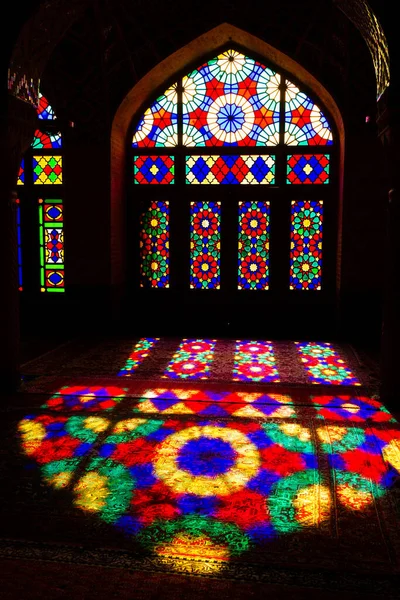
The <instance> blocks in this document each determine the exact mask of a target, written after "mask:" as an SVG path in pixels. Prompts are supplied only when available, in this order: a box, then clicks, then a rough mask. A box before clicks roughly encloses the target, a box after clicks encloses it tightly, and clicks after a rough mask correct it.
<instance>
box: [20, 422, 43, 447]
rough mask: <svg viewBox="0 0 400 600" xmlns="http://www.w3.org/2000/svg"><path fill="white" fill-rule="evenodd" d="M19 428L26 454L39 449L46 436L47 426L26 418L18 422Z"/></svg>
mask: <svg viewBox="0 0 400 600" xmlns="http://www.w3.org/2000/svg"><path fill="white" fill-rule="evenodd" d="M18 430H19V432H20V434H21V436H22V445H23V448H24V451H25V453H26V454H32V453H33V452H35V450H37V449H38V448H39V446H40V444H41V443H42V441H43V440H44V438H45V437H46V428H45V427H44V425H42V423H38V422H36V421H31V420H30V419H24V420H23V421H20V422H19V423H18Z"/></svg>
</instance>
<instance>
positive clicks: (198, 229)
mask: <svg viewBox="0 0 400 600" xmlns="http://www.w3.org/2000/svg"><path fill="white" fill-rule="evenodd" d="M190 208H191V219H190V287H191V288H192V289H195V288H199V289H219V288H220V234H221V202H191V203H190Z"/></svg>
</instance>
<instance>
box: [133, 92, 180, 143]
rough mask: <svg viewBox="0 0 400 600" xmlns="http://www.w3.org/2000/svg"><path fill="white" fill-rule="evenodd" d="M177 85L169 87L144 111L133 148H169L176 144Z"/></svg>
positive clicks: (134, 137) (136, 131)
mask: <svg viewBox="0 0 400 600" xmlns="http://www.w3.org/2000/svg"><path fill="white" fill-rule="evenodd" d="M176 88H177V84H176V83H175V84H174V85H173V86H171V87H170V88H169V89H168V90H167V91H166V92H165V93H164V94H163V95H162V96H160V97H159V98H157V100H156V101H155V102H154V103H153V104H152V105H151V107H150V108H148V109H147V110H146V112H145V113H144V115H143V117H142V119H141V120H140V122H139V125H138V126H137V128H136V130H135V133H134V136H133V139H132V146H133V147H134V148H147V147H155V146H160V147H171V146H176V145H177V143H178V125H177V123H178V111H177V93H176Z"/></svg>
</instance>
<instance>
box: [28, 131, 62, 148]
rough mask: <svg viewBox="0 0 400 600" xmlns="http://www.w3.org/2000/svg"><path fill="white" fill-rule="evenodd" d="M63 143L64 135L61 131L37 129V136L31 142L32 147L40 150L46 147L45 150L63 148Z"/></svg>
mask: <svg viewBox="0 0 400 600" xmlns="http://www.w3.org/2000/svg"><path fill="white" fill-rule="evenodd" d="M61 145H62V137H61V133H60V132H58V133H44V132H43V131H40V130H39V129H37V130H36V131H35V137H34V138H33V142H32V144H31V146H32V148H34V149H35V150H40V149H42V148H44V149H45V150H51V149H57V148H61Z"/></svg>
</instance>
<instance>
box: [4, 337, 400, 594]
mask: <svg viewBox="0 0 400 600" xmlns="http://www.w3.org/2000/svg"><path fill="white" fill-rule="evenodd" d="M378 383H379V382H378V379H377V372H376V370H374V368H373V367H371V364H366V363H365V362H363V360H362V357H360V355H359V354H358V353H357V352H356V351H354V349H353V348H351V347H349V346H346V345H340V344H330V343H327V342H321V341H318V342H310V341H305V342H301V341H297V342H292V341H287V342H282V341H279V342H273V341H265V340H228V339H224V340H204V339H192V340H190V339H189V340H187V339H184V340H181V339H174V338H168V339H156V338H142V339H140V340H74V341H72V342H70V343H67V344H63V345H61V346H59V347H58V348H56V349H55V350H53V351H50V352H46V353H45V354H43V355H42V356H40V357H38V358H34V359H31V360H30V361H29V362H27V363H25V365H24V367H23V381H22V385H21V390H20V392H19V393H18V394H17V395H16V396H15V397H14V398H12V402H9V404H8V406H6V407H5V408H4V409H3V419H2V424H3V435H2V442H1V447H0V457H1V467H0V469H1V478H2V481H4V482H5V485H4V487H3V486H2V491H1V492H0V497H1V511H2V515H3V517H4V516H5V517H6V519H3V526H2V530H3V531H2V535H1V540H0V560H2V559H5V560H6V563H7V565H8V570H9V573H10V578H9V580H8V583H7V581H6V584H5V588H4V589H8V590H9V592H7V593H9V596H7V595H6V597H7V598H8V597H9V598H12V597H14V596H13V593H14V592H15V597H18V594H17V588H16V587H15V585H13V583H12V579H13V577H12V575H11V574H12V573H15V572H16V571H18V565H20V566H21V568H22V565H25V567H24V569H25V570H26V573H28V572H29V571H31V572H32V569H33V567H32V568H30V566H29V565H32V564H34V565H35V568H36V571H35V572H36V573H40V572H41V573H42V577H41V579H40V578H39V579H40V581H38V576H37V575H36V578H35V576H34V575H33V574H31V576H30V577H31V578H32V577H33V578H34V579H36V581H37V586H38V588H37V589H38V596H37V597H39V595H40V594H42V595H43V594H46V593H47V591H46V587H43V581H44V582H46V581H48V580H50V579H51V577H52V576H51V572H52V571H53V572H57V573H58V574H59V575H58V577H61V579H62V578H64V580H65V581H66V582H65V589H64V588H62V586H61V589H58V588H57V593H56V591H55V588H53V597H54V598H59V597H60V598H61V597H72V598H73V597H76V598H78V597H79V598H80V597H82V598H86V597H94V595H93V594H94V592H93V590H94V588H93V589H92V596H89V595H88V594H89V591H88V590H86V591H85V590H84V589H83V588H82V585H83V584H82V581H83V579H84V577H83V572H84V571H85V569H86V571H85V573H86V572H87V571H88V570H89V571H90V570H92V572H93V573H96V575H95V577H96V578H97V577H98V579H99V581H101V580H102V578H104V569H108V571H109V572H110V571H111V572H112V574H110V578H111V580H113V579H115V578H116V577H117V573H120V574H121V573H124V577H125V578H126V579H127V580H128V579H129V577H131V579H132V578H133V579H134V578H135V577H136V579H135V581H136V584H138V582H140V581H141V582H142V583H141V584H140V585H142V584H143V582H144V581H147V582H148V581H149V580H153V581H154V587H153V586H152V587H151V589H149V588H148V587H146V589H147V593H146V595H144V596H143V595H140V594H139V592H137V593H135V594H133V595H132V596H128V595H126V596H124V595H123V593H122V592H121V593H119V595H118V597H124V598H125V597H139V598H141V597H154V598H158V597H163V598H165V597H171V598H172V597H177V598H181V597H186V596H185V594H186V593H187V596H188V597H189V595H190V596H191V597H199V598H200V597H206V596H207V597H208V596H209V590H210V589H211V588H212V589H214V588H215V589H220V593H219V595H220V596H225V597H228V596H229V597H237V598H242V597H243V598H244V597H245V596H246V597H249V596H250V597H255V598H256V597H261V595H263V594H264V595H265V592H266V591H267V590H269V591H270V593H271V594H272V596H273V597H276V598H281V597H282V598H285V597H287V598H290V597H296V598H299V597H300V598H303V597H304V598H306V597H307V598H311V597H316V596H317V594H318V596H319V595H320V594H321V593H324V596H326V597H330V594H332V597H333V594H336V593H337V592H340V594H341V597H344V598H347V597H348V598H358V597H361V594H362V597H364V598H365V597H371V598H372V597H382V596H383V595H385V596H386V597H388V598H390V597H393V598H395V597H397V596H396V593H397V586H398V583H399V579H398V576H399V572H400V528H399V523H400V484H399V472H400V426H399V424H398V421H397V419H396V416H397V415H393V414H391V413H390V412H389V411H388V410H387V409H386V408H385V407H384V406H383V405H382V404H381V403H380V401H379V396H378ZM32 561H33V562H32ZM50 563H51V564H50ZM66 565H69V567H68V568H66ZM71 565H74V566H73V568H72V566H71ZM80 571H81V574H79V572H80ZM68 573H70V574H71V576H69V575H67V574H68ZM73 573H75V575H73ZM128 573H130V575H129V574H128ZM133 573H135V574H136V575H135V576H134V575H133ZM27 577H28V575H27ZM118 577H119V581H120V580H121V575H119V576H118ZM49 578H50V579H49ZM106 578H107V577H106ZM174 578H175V579H174ZM193 578H197V579H196V580H197V581H198V584H196V585H195V588H196V590H197V595H195V596H193V595H194V594H195V591H194V588H193V589H192V587H193V586H192V584H191V583H190V582H191V581H192V580H193ZM78 579H79V580H80V582H81V584H80V585H81V587H79V591H76V592H74V593H75V596H74V595H71V589H72V588H73V589H75V590H78V588H76V585H77V580H78ZM133 579H132V580H133ZM167 580H170V581H171V585H170V587H168V588H167V587H166V584H165V582H166V581H167ZM160 582H161V583H160ZM162 582H164V583H162ZM179 582H180V583H179ZM249 582H252V586H251V588H249ZM146 585H147V586H148V584H146ZM7 586H8V587H7ZM74 586H75V587H74ZM182 586H183V587H182ZM117 587H118V586H117ZM117 587H116V586H114V588H113V590H114V591H115V590H116V589H117ZM189 588H190V589H191V591H190V592H189V591H188V590H189ZM179 589H181V590H183V589H184V590H185V592H183V591H182V593H181V594H180V593H179ZM13 590H14V592H13ZM104 590H105V587H104V588H103V592H104V593H103V595H101V590H98V593H97V595H96V597H106V596H107V597H117V596H113V595H111V596H110V595H109V594H110V593H111V592H108V593H107V594H106V593H105V591H104ZM171 590H172V591H171ZM173 590H174V591H173ZM39 592H40V593H39ZM64 592H65V594H69V596H67V595H65V596H63V593H64ZM32 593H33V592H32ZM98 594H100V596H99V595H98ZM30 597H36V596H35V595H33V596H30Z"/></svg>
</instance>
